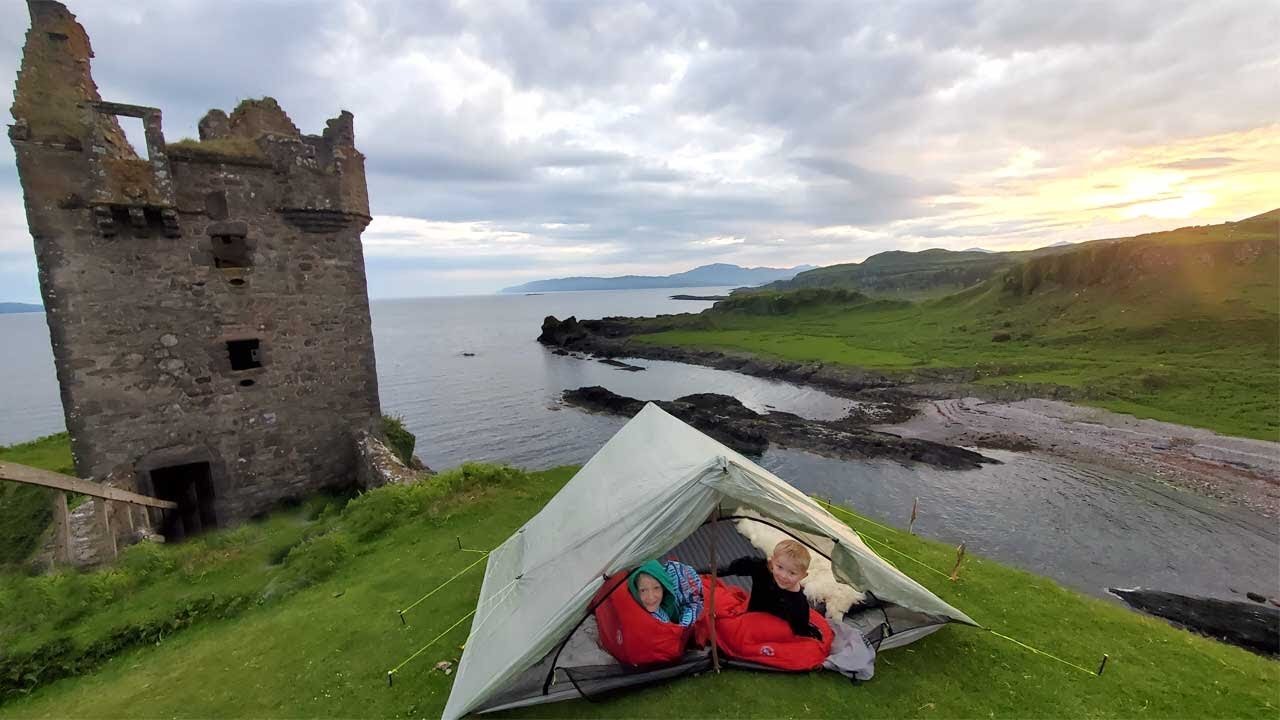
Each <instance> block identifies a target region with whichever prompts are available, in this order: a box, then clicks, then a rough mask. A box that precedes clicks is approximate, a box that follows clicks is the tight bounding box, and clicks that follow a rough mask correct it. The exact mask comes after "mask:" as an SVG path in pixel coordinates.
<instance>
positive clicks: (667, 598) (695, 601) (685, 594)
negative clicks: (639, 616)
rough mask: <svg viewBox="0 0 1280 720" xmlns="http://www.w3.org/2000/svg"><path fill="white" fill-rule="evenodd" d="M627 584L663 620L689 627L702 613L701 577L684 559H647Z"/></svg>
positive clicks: (645, 606)
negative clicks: (681, 560)
mask: <svg viewBox="0 0 1280 720" xmlns="http://www.w3.org/2000/svg"><path fill="white" fill-rule="evenodd" d="M627 585H628V587H630V588H631V595H632V597H634V598H635V599H636V602H638V603H640V605H641V607H643V608H644V609H645V610H646V611H648V612H649V614H651V615H653V616H654V617H655V618H657V619H659V620H661V621H662V622H669V623H675V624H676V625H680V626H681V627H688V626H690V625H692V624H693V622H694V621H695V620H697V619H698V616H699V615H701V614H702V579H701V578H699V577H698V572H697V571H696V570H694V569H693V568H692V567H691V566H689V565H685V564H684V563H682V562H676V561H675V560H668V561H667V562H665V563H660V562H658V561H657V560H646V561H644V562H643V563H642V564H641V565H640V567H638V568H636V569H635V570H634V571H633V572H632V573H631V575H630V576H629V577H628V578H627Z"/></svg>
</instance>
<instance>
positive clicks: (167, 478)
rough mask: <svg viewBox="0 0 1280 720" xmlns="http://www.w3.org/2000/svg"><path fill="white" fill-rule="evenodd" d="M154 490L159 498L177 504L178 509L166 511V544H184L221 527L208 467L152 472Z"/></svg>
mask: <svg viewBox="0 0 1280 720" xmlns="http://www.w3.org/2000/svg"><path fill="white" fill-rule="evenodd" d="M151 486H152V488H153V489H154V490H155V496H156V497H158V498H160V499H161V500H169V501H172V502H175V503H177V504H178V507H177V509H174V510H165V511H164V525H163V530H162V534H163V535H164V537H165V540H168V541H170V542H172V541H174V540H181V539H182V538H185V537H190V536H192V535H198V534H200V533H202V532H204V531H206V530H212V529H213V528H216V527H217V526H218V518H217V516H216V515H215V514H214V511H213V476H212V474H211V473H210V471H209V463H207V462H200V463H187V464H185V465H171V466H169V467H162V468H156V469H155V470H152V471H151Z"/></svg>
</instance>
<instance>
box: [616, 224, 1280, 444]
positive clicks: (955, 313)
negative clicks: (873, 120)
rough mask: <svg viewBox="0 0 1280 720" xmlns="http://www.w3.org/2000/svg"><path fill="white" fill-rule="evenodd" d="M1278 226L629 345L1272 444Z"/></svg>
mask: <svg viewBox="0 0 1280 720" xmlns="http://www.w3.org/2000/svg"><path fill="white" fill-rule="evenodd" d="M1278 227H1280V210H1274V211H1271V212H1269V213H1265V214H1263V215H1259V216H1256V217H1252V218H1249V219H1247V220H1242V221H1240V222H1235V223H1224V224H1221V225H1212V226H1202V227H1193V228H1182V229H1179V230H1173V231H1169V232H1162V233H1152V234H1149V235H1140V236H1136V237H1132V238H1121V239H1114V240H1098V241H1093V242H1090V243H1084V244H1080V245H1075V246H1072V247H1067V248H1061V249H1060V250H1059V251H1058V252H1054V253H1048V254H1044V255H1040V256H1035V257H1030V258H1027V259H1025V260H1024V261H1022V262H1021V263H1019V264H1016V265H1013V266H1011V267H1008V268H1005V269H1003V270H1000V271H998V272H997V273H996V274H995V275H994V276H993V277H992V278H990V279H989V280H987V281H985V282H983V283H981V284H979V285H976V286H974V287H972V288H969V289H967V290H964V291H961V292H959V293H955V294H952V295H949V296H946V297H942V298H938V299H934V300H928V301H923V302H918V303H907V302H887V301H883V300H881V301H875V300H870V299H868V298H866V297H863V296H861V295H859V294H857V293H852V294H850V293H843V294H842V293H830V292H827V293H826V294H825V295H824V294H823V293H821V292H817V291H812V290H806V291H801V292H800V295H803V293H809V295H808V296H805V298H803V299H804V300H805V301H804V302H798V300H800V299H801V298H800V297H799V295H797V294H796V293H785V292H784V293H756V294H746V295H735V296H734V297H732V298H731V299H730V300H727V301H723V302H721V303H718V304H717V305H716V306H715V308H714V309H713V310H711V311H707V312H706V313H703V314H702V315H700V316H690V317H689V319H688V320H687V322H686V323H685V326H684V327H682V328H680V327H678V328H675V329H671V330H668V331H666V332H661V333H656V334H647V335H640V336H637V338H636V339H637V340H638V341H642V342H645V343H651V344H659V345H672V346H682V347H696V348H718V349H728V350H738V351H747V352H751V353H755V354H759V355H762V356H766V357H777V358H783V359H788V360H800V361H821V362H829V363H835V364H839V365H848V366H855V367H861V368H867V369H872V370H883V371H890V372H894V373H897V374H899V375H903V376H905V377H911V376H919V377H925V378H928V377H959V378H967V379H970V380H972V381H974V382H977V383H980V384H986V385H993V386H1000V387H1003V388H1005V389H1008V390H1010V391H1011V392H1016V393H1020V394H1023V395H1029V396H1033V395H1041V396H1050V397H1063V398H1068V399H1072V400H1075V401H1078V402H1084V403H1087V404H1092V405H1097V406H1100V407H1105V408H1108V409H1111V410H1116V411H1119V412H1126V413H1131V414H1134V415H1137V416H1140V417H1152V418H1156V419H1160V420H1168V421H1170V422H1179V423H1183V424H1190V425H1196V426H1201V427H1207V428H1210V429H1213V430H1217V431H1219V432H1225V433H1229V434H1236V435H1245V436H1249V437H1256V438H1262V439H1269V440H1276V439H1278V438H1280V408H1277V406H1276V402H1275V400H1276V397H1277V393H1278V392H1280V272H1278V271H1277V269H1278V268H1280V257H1278V251H1280V231H1278V230H1277V228H1278ZM903 255H909V254H903ZM917 255H918V254H917ZM895 259H897V258H895V257H891V258H888V259H886V261H888V260H895ZM815 293H816V294H815ZM668 325H671V323H670V322H668Z"/></svg>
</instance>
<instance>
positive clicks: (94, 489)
mask: <svg viewBox="0 0 1280 720" xmlns="http://www.w3.org/2000/svg"><path fill="white" fill-rule="evenodd" d="M0 480H12V481H13V482H20V483H26V484H28V485H39V486H41V487H47V488H53V489H54V490H65V491H68V492H76V493H80V494H81V495H89V496H90V497H96V498H102V499H104V500H116V501H118V502H124V503H130V504H133V505H146V506H147V507H156V508H163V509H165V510H176V509H177V507H178V504H177V503H175V502H169V501H168V500H161V499H159V498H153V497H151V496H149V495H139V494H138V493H131V492H129V491H128V490H121V489H120V488H113V487H107V486H106V485H99V484H98V483H95V482H89V481H88V480H81V479H80V478H74V477H71V476H70V475H63V474H62V473H56V472H49V471H48V470H41V469H40V468H33V467H28V466H26V465H19V464H18V463H11V462H5V461H3V460H0Z"/></svg>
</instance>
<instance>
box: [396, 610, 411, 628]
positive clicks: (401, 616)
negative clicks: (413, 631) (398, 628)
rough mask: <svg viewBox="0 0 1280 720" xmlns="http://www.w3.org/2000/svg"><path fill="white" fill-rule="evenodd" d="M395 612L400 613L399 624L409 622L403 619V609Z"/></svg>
mask: <svg viewBox="0 0 1280 720" xmlns="http://www.w3.org/2000/svg"><path fill="white" fill-rule="evenodd" d="M396 612H398V613H400V624H401V625H408V624H409V622H408V621H407V620H405V619H404V611H403V610H397V611H396Z"/></svg>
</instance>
